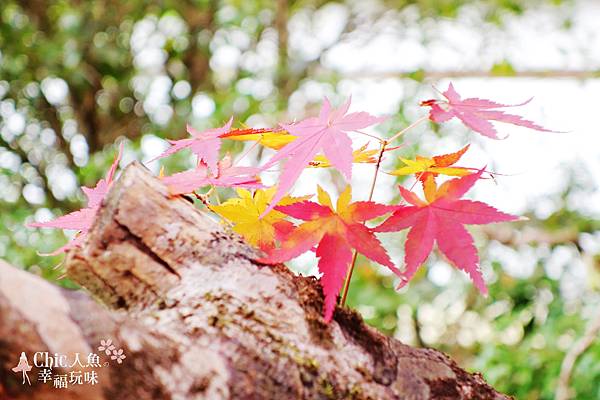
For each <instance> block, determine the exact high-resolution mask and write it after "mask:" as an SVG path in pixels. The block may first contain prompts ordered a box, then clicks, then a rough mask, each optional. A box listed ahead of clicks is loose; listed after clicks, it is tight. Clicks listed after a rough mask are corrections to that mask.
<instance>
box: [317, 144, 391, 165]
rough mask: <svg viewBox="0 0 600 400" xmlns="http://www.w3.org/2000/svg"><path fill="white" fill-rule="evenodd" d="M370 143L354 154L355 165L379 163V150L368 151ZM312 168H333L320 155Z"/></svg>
mask: <svg viewBox="0 0 600 400" xmlns="http://www.w3.org/2000/svg"><path fill="white" fill-rule="evenodd" d="M368 146H369V143H366V144H364V145H362V146H361V147H360V148H358V149H356V150H354V151H353V152H352V162H353V163H355V164H375V163H376V162H377V158H378V157H377V156H378V154H379V149H372V150H367V147H368ZM400 147H401V146H396V147H387V148H386V149H385V150H384V151H385V152H388V151H392V150H396V149H399V148H400ZM309 166H310V167H313V168H329V167H331V161H329V159H327V157H325V156H324V155H322V154H318V155H317V156H316V157H315V158H314V159H313V160H312V161H311V162H310V163H309Z"/></svg>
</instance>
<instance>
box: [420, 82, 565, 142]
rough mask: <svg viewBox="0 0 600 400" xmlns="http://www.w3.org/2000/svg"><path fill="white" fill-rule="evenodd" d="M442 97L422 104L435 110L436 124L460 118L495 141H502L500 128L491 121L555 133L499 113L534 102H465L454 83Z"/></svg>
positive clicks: (431, 112) (430, 116) (514, 116)
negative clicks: (497, 128)
mask: <svg viewBox="0 0 600 400" xmlns="http://www.w3.org/2000/svg"><path fill="white" fill-rule="evenodd" d="M442 94H443V95H444V97H445V98H446V100H426V101H423V102H421V106H427V107H431V110H430V112H429V119H430V120H432V121H433V122H437V123H442V122H446V121H448V120H450V119H452V118H454V117H456V118H458V119H460V120H461V121H462V123H463V124H465V125H466V126H467V127H469V128H470V129H472V130H474V131H475V132H478V133H480V134H482V135H484V136H487V137H489V138H492V139H500V138H499V137H498V132H497V131H496V128H495V127H494V125H493V124H492V123H491V122H490V121H497V122H505V123H508V124H513V125H518V126H524V127H526V128H529V129H535V130H537V131H542V132H555V131H551V130H549V129H546V128H543V127H541V126H540V125H537V124H535V123H533V122H531V121H528V120H526V119H523V118H522V117H520V116H518V115H513V114H506V113H505V112H504V111H500V110H497V109H499V108H506V107H518V106H523V105H525V104H527V103H529V102H530V101H531V100H532V99H529V100H527V101H525V102H523V103H520V104H513V105H509V104H500V103H496V102H494V101H491V100H486V99H478V98H469V99H464V100H462V99H461V97H460V95H459V94H458V93H457V92H456V90H455V89H454V86H453V85H452V83H450V85H449V86H448V89H447V90H446V91H445V92H443V93H442Z"/></svg>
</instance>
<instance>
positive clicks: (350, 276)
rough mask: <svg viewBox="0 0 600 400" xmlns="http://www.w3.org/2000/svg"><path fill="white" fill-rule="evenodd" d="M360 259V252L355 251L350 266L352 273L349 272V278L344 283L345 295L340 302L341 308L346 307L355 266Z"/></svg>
mask: <svg viewBox="0 0 600 400" xmlns="http://www.w3.org/2000/svg"><path fill="white" fill-rule="evenodd" d="M357 257H358V252H357V251H356V250H354V254H353V255H352V264H350V271H348V276H346V282H344V293H343V294H342V299H341V300H340V306H342V307H344V305H345V304H346V298H347V297H348V289H350V280H351V279H352V273H353V272H354V265H355V264H356V258H357Z"/></svg>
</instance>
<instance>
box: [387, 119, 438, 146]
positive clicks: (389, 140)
mask: <svg viewBox="0 0 600 400" xmlns="http://www.w3.org/2000/svg"><path fill="white" fill-rule="evenodd" d="M427 118H429V116H427V115H424V116H422V117H421V118H419V119H418V120H416V121H415V122H413V123H412V124H410V125H409V126H407V127H406V128H404V129H402V130H401V131H400V132H398V133H396V134H395V135H394V136H392V137H391V138H389V139H387V140H386V142H387V143H392V142H393V141H394V140H396V139H398V138H399V137H400V136H402V135H404V134H405V133H406V132H408V131H410V130H411V129H412V128H414V127H415V126H417V125H419V124H420V123H421V122H423V121H425V120H427Z"/></svg>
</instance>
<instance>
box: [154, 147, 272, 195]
mask: <svg viewBox="0 0 600 400" xmlns="http://www.w3.org/2000/svg"><path fill="white" fill-rule="evenodd" d="M217 165H218V169H217V171H218V174H216V175H215V174H211V172H210V171H209V170H208V168H207V166H206V164H204V163H200V164H199V165H198V166H197V167H196V168H194V169H191V170H189V171H184V172H179V173H176V174H173V175H170V176H161V177H160V179H161V181H162V182H163V183H164V184H165V185H166V186H167V187H168V189H169V193H170V194H171V195H173V196H175V195H180V194H187V193H192V192H194V191H195V190H197V189H199V188H201V187H202V186H208V185H213V186H221V187H235V188H249V189H253V188H262V187H263V184H262V183H261V181H260V178H259V177H258V174H259V173H260V172H261V171H262V170H261V169H260V168H254V167H236V166H233V165H232V161H231V157H229V156H227V157H224V158H223V160H221V161H219V163H218V164H217Z"/></svg>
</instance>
